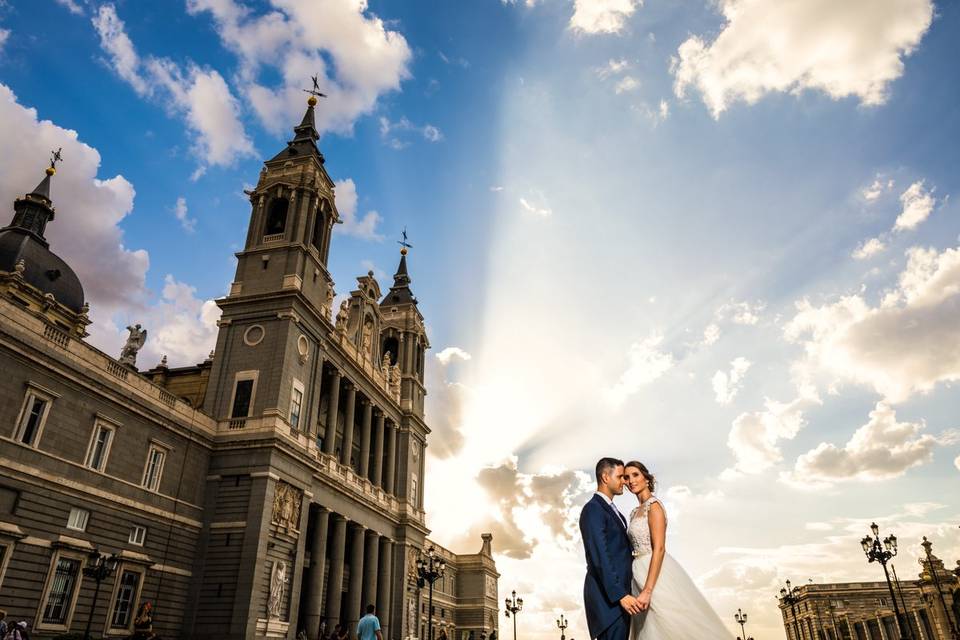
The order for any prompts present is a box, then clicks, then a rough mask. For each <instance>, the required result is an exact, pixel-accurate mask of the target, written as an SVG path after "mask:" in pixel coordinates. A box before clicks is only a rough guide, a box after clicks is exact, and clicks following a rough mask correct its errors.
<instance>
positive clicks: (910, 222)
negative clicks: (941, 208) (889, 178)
mask: <svg viewBox="0 0 960 640" xmlns="http://www.w3.org/2000/svg"><path fill="white" fill-rule="evenodd" d="M900 204H901V205H903V209H902V211H901V212H900V215H899V216H897V221H896V222H895V223H894V224H893V229H894V231H905V230H909V229H916V228H917V227H918V226H919V225H920V224H921V223H922V222H923V221H924V220H926V219H927V218H928V217H929V216H930V212H931V211H933V207H934V206H935V205H936V204H937V200H936V198H934V197H933V193H932V191H928V190H925V189H924V186H923V180H918V181H917V182H914V183H913V184H911V185H910V186H909V187H907V189H906V191H904V192H903V193H901V194H900Z"/></svg>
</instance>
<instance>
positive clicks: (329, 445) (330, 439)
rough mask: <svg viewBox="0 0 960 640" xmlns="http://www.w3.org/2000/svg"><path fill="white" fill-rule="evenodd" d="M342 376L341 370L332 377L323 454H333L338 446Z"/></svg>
mask: <svg viewBox="0 0 960 640" xmlns="http://www.w3.org/2000/svg"><path fill="white" fill-rule="evenodd" d="M341 377H342V376H341V375H340V370H339V369H334V370H333V374H332V375H331V376H330V403H329V405H328V408H327V433H326V435H325V436H324V438H323V452H324V453H329V454H331V455H332V454H333V451H334V447H336V446H337V411H338V410H339V408H340V378H341Z"/></svg>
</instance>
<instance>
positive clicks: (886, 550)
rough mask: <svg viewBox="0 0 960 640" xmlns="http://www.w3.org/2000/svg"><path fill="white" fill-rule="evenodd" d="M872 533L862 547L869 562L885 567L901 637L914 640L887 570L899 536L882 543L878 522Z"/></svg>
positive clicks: (872, 528) (884, 571)
mask: <svg viewBox="0 0 960 640" xmlns="http://www.w3.org/2000/svg"><path fill="white" fill-rule="evenodd" d="M870 532H871V533H873V537H872V538H871V537H870V536H864V537H863V540H861V541H860V546H862V547H863V553H864V554H865V555H866V556H867V560H868V561H869V562H879V563H880V566H882V567H883V575H884V577H885V578H886V579H887V588H889V589H890V599H891V600H893V611H894V613H895V614H896V616H897V626H898V627H899V629H900V636H901V637H903V638H908V640H913V636H912V635H911V633H910V627H909V626H907V624H906V621H905V620H904V618H903V614H901V613H900V605H899V604H897V596H896V594H894V592H893V583H891V582H890V572H889V571H888V570H887V563H888V562H889V561H890V559H891V558H893V557H894V556H895V555H897V536H895V535H893V534H892V533H891V534H890V535H889V536H887V537H886V538H884V539H883V542H882V543H881V542H880V527H878V526H877V523H876V522H874V523H873V524H871V525H870Z"/></svg>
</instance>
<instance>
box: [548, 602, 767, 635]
mask: <svg viewBox="0 0 960 640" xmlns="http://www.w3.org/2000/svg"><path fill="white" fill-rule="evenodd" d="M733 619H734V620H736V621H737V624H738V625H740V633H741V634H743V635H742V636H741V637H738V638H737V640H753V638H748V637H747V629H746V626H747V614H745V613H744V612H743V611H741V610H740V607H737V612H736V613H735V614H733ZM561 640H563V639H562V638H561Z"/></svg>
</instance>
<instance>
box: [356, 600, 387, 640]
mask: <svg viewBox="0 0 960 640" xmlns="http://www.w3.org/2000/svg"><path fill="white" fill-rule="evenodd" d="M376 611H377V608H376V607H375V606H374V605H372V604H368V605H367V615H365V616H363V617H362V618H360V622H358V623H357V640H383V634H382V633H381V632H380V619H379V618H377V616H376Z"/></svg>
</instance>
